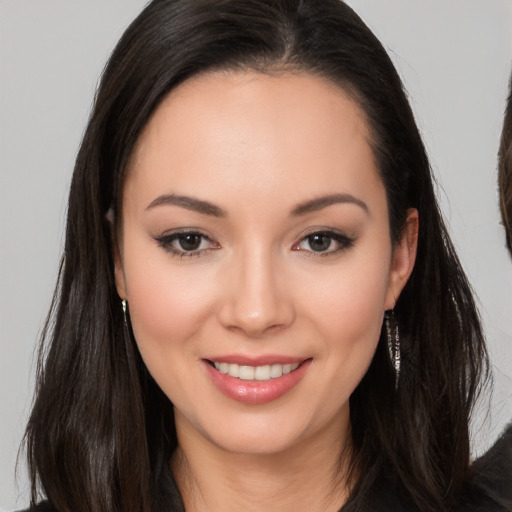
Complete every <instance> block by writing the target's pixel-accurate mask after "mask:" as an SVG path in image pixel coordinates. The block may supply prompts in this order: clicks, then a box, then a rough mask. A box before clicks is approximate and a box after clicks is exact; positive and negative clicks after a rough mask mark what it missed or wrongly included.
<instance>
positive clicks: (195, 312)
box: [124, 243, 215, 357]
mask: <svg viewBox="0 0 512 512" xmlns="http://www.w3.org/2000/svg"><path fill="white" fill-rule="evenodd" d="M125 254H127V255H129V257H127V258H126V259H125V261H124V268H125V275H126V276H127V298H128V303H129V307H130V318H131V323H132V328H133V332H134V335H135V339H136V340H137V344H138V346H139V349H140V351H141V353H142V354H143V357H145V356H151V354H150V353H149V352H148V348H155V349H157V348H158V352H159V353H160V354H161V351H172V350H173V345H175V344H176V340H188V339H190V338H193V337H194V335H195V334H196V333H197V331H198V330H199V329H200V327H201V326H202V325H203V324H204V319H205V318H207V317H209V316H210V314H211V311H212V308H213V307H214V304H215V301H214V298H213V290H212V284H211V283H212V282H213V279H212V278H211V277H212V276H209V275H207V268H206V267H205V268H204V270H203V272H201V271H199V272H198V271H197V268H195V270H194V275H191V272H192V270H191V267H189V266H187V265H186V264H184V265H176V264H175V263H172V264H171V262H170V258H171V255H168V254H167V253H165V252H164V251H163V250H156V251H155V248H154V247H151V248H149V250H148V249H146V248H144V247H143V246H139V247H138V248H137V247H136V246H135V247H130V246H129V245H128V243H127V245H126V252H125ZM170 342H171V343H170Z"/></svg>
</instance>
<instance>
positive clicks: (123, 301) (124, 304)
mask: <svg viewBox="0 0 512 512" xmlns="http://www.w3.org/2000/svg"><path fill="white" fill-rule="evenodd" d="M121 306H122V307H123V317H124V325H128V320H127V318H126V301H125V300H124V299H123V300H122V301H121Z"/></svg>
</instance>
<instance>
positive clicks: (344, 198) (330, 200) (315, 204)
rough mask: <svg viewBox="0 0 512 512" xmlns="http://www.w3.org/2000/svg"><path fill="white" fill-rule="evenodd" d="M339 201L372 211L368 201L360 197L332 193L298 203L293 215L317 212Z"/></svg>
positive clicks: (367, 211)
mask: <svg viewBox="0 0 512 512" xmlns="http://www.w3.org/2000/svg"><path fill="white" fill-rule="evenodd" d="M339 203H341V204H343V203H349V204H355V205H357V206H359V207H361V208H362V209H363V210H364V211H365V212H366V213H370V210H369V208H368V206H367V205H366V203H365V202H364V201H361V199H358V198H357V197H354V196H352V195H350V194H330V195H327V196H322V197H318V198H316V199H312V200H311V201H306V202H305V203H301V204H299V205H297V206H296V207H295V208H294V209H293V210H292V215H294V216H297V215H304V214H306V213H311V212H316V211H318V210H322V209H323V208H326V207H327V206H331V205H333V204H339Z"/></svg>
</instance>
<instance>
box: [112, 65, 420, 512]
mask: <svg viewBox="0 0 512 512" xmlns="http://www.w3.org/2000/svg"><path fill="white" fill-rule="evenodd" d="M368 140H369V130H368V127H367V125H366V122H365V118H364V115H363V114H362V112H361V111H360V109H359V108H358V107H357V106H356V104H355V103H354V102H353V101H351V99H350V98H349V97H348V96H347V95H346V94H345V93H344V92H343V91H342V90H341V89H340V88H338V87H337V86H335V85H333V84H331V83H330V82H327V81H325V80H323V79H321V78H318V77H314V76H311V75H308V74H297V75H292V74H284V75H279V76H268V75H263V74H257V73H253V72H236V73H227V72H226V73H216V74H205V75H201V76H198V77H195V78H193V79H190V80H188V81H187V82H185V83H184V84H182V85H180V86H179V87H178V88H177V89H175V90H173V91H172V92H171V93H170V94H169V95H168V97H167V98H166V99H165V100H164V101H163V103H162V104H161V105H160V106H159V108H158V109H157V110H156V112H155V114H154V115H153V117H152V118H151V120H150V121H149V123H148V125H147V126H146V128H145V130H144V131H143V133H142V135H141V137H140V139H139V141H138V143H137V145H136V148H135V151H134V154H133V157H132V159H131V163H130V167H129V172H128V177H127V180H126V184H125V188H124V193H123V206H122V223H121V227H120V233H119V235H120V236H119V247H116V248H115V257H116V283H117V288H118V292H119V295H120V297H121V298H123V299H126V300H127V302H128V304H129V308H130V318H131V322H132V326H133V331H134V334H135V338H136V340H137V344H138V346H139V349H140V352H141V354H142V357H143V359H144V361H145V363H146V365H147V367H148V369H149V371H150V373H151V374H152V376H153V377H154V379H155V380H156V382H157V383H158V385H159V386H160V387H161V388H162V390H163V391H164V392H165V393H166V395H167V396H168V397H169V399H170V400H171V401H172V403H173V404H174V409H175V418H176V427H177V433H178V441H179V449H178V451H177V453H176V454H175V456H174V458H173V460H172V467H173V470H174V474H175V475H176V478H177V482H178V486H179V488H180V491H181V493H182V495H183V499H184V501H185V505H186V508H187V511H189V510H223V511H230V510H233V511H235V510H246V511H252V510H254V511H256V510H258V511H260V510H280V511H287V510H293V511H295V512H296V511H298V510H307V511H315V510H319V511H320V510H321V511H324V512H325V511H330V510H333V511H334V510H338V509H339V507H340V506H341V504H342V503H343V502H344V501H345V499H346V497H347V493H348V492H349V489H348V488H347V483H346V481H345V479H344V478H343V464H342V467H341V471H340V465H339V459H340V454H341V453H342V450H343V448H344V447H348V448H349V447H350V435H349V418H350V411H349V402H348V400H349V397H350V395H351V393H352V391H353V390H354V389H355V388H356V386H357V384H358V383H359V381H360V380H361V378H362V377H363V375H364V373H365V372H366V370H367V368H368V366H369V364H370V362H371V359H372V357H373V354H374V352H375V348H376V346H377V343H378V339H379V333H380V330H381V326H382V318H383V314H384V311H385V310H386V309H390V308H392V307H393V306H394V304H395V301H396V299H397V298H398V296H399V294H400V292H401V290H402V288H403V286H404V285H405V283H406V281H407V279H408V277H409V275H410V273H411V271H412V268H413V265H414V259H415V254H416V238H417V228H418V216H417V212H416V211H415V210H410V211H409V214H408V220H407V223H406V228H405V230H404V236H403V238H402V240H401V241H400V242H399V243H398V244H396V245H395V246H394V247H393V246H392V243H391V240H390V233H389V224H388V212H387V203H386V193H385V189H384V186H383V184H382V182H381V180H380V177H379V174H378V171H377V169H376V166H375V162H374V158H373V154H372V151H371V148H370V145H369V143H368ZM333 194H338V195H341V198H342V199H343V201H341V202H339V201H337V200H336V201H334V202H331V203H330V204H327V203H328V202H327V203H324V204H317V205H316V208H315V209H311V208H310V209H309V210H308V209H307V208H304V207H303V208H302V209H301V208H300V205H304V204H305V203H307V202H309V201H312V200H315V199H318V198H322V197H326V196H330V197H331V196H332V195H333ZM170 195H172V196H173V197H175V196H186V197H191V198H194V199H199V200H201V201H207V202H208V203H209V204H210V205H213V206H212V207H211V208H210V210H209V211H202V212H199V211H196V209H194V208H192V207H191V203H190V201H188V202H183V201H178V203H180V204H170V202H169V200H168V196H170ZM166 198H167V199H166ZM337 199H340V197H338V198H337ZM174 202H176V201H174ZM216 209H217V210H222V215H220V216H217V215H212V213H219V211H216ZM304 210H306V211H304ZM184 229H190V230H192V231H193V232H195V233H200V234H201V235H203V236H204V238H199V241H200V244H199V250H197V251H189V253H188V254H183V250H182V248H181V246H180V239H179V238H178V239H177V238H176V237H175V238H174V239H172V236H173V235H176V232H180V230H181V231H183V230H184ZM319 231H321V232H324V233H325V232H334V233H335V235H336V237H337V238H338V240H335V239H334V238H326V239H324V242H325V245H323V246H321V249H322V250H313V249H314V248H315V249H318V248H319V246H318V245H314V244H313V242H314V240H313V239H312V238H307V237H308V236H309V235H311V233H313V232H319ZM164 236H166V237H167V238H166V239H165V243H163V237H164ZM332 236H334V235H332ZM158 240H160V241H158ZM325 247H327V249H325ZM180 249H181V253H179V254H175V253H173V252H172V251H173V250H174V251H176V250H180ZM324 249H325V250H324ZM226 354H234V355H243V356H247V357H259V356H262V355H279V356H286V357H288V356H289V357H298V358H300V359H301V360H306V359H308V360H309V364H308V366H307V369H306V371H305V373H304V376H303V377H302V379H301V380H300V381H299V382H298V383H297V384H296V385H295V386H293V387H292V389H290V390H289V391H288V392H287V393H285V394H284V395H283V396H280V397H279V398H277V399H275V400H271V401H269V402H266V403H262V404H256V405H254V404H247V403H241V402H239V401H237V400H233V399H232V398H230V397H228V396H226V395H225V394H223V393H222V392H221V391H219V389H218V388H217V387H216V386H215V385H214V384H213V383H212V379H211V378H210V376H209V374H208V371H205V359H209V360H215V358H216V357H220V356H223V355H226ZM340 475H341V476H340Z"/></svg>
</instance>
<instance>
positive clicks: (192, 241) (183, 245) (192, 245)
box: [177, 233, 203, 251]
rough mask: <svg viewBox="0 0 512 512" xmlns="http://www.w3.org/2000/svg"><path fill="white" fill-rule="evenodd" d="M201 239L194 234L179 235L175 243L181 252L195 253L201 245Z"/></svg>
mask: <svg viewBox="0 0 512 512" xmlns="http://www.w3.org/2000/svg"><path fill="white" fill-rule="evenodd" d="M202 239H203V237H202V236H201V235H198V234H196V233H187V234H184V235H179V237H178V238H177V242H178V244H179V247H180V249H182V250H183V251H197V249H199V247H200V245H201V241H202Z"/></svg>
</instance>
